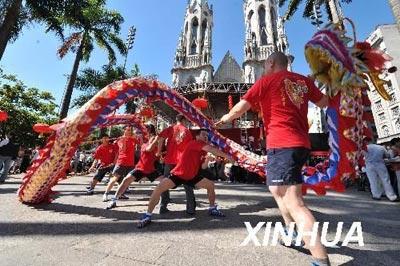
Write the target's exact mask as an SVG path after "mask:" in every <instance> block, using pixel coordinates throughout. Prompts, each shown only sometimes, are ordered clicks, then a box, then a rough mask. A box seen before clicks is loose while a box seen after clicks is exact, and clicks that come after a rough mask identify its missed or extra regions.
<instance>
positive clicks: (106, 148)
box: [87, 135, 117, 195]
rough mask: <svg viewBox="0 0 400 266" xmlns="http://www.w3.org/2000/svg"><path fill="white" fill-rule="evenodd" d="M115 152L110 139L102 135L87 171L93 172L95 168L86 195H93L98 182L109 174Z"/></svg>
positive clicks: (115, 148) (112, 166)
mask: <svg viewBox="0 0 400 266" xmlns="http://www.w3.org/2000/svg"><path fill="white" fill-rule="evenodd" d="M116 152H117V147H116V146H115V145H114V144H111V143H110V138H109V137H108V136H107V135H104V136H103V137H102V139H101V144H100V145H99V147H97V149H96V151H95V152H94V155H93V157H94V161H93V164H92V166H91V167H90V169H89V172H93V171H94V170H95V168H96V167H97V171H96V174H95V175H94V177H93V180H92V182H91V183H90V186H89V187H87V194H88V195H93V193H94V188H95V187H96V185H97V183H98V182H101V180H102V179H103V178H104V176H105V175H106V174H107V173H111V172H112V170H113V168H114V161H115V158H116V157H115V155H116Z"/></svg>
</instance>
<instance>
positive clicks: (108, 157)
mask: <svg viewBox="0 0 400 266" xmlns="http://www.w3.org/2000/svg"><path fill="white" fill-rule="evenodd" d="M117 149H118V148H117V147H116V146H115V145H114V144H106V145H104V144H101V145H100V146H99V147H97V149H96V151H95V152H94V156H93V157H94V158H95V159H96V160H99V161H100V167H104V166H107V165H110V164H112V163H113V162H114V159H115V155H116V152H117Z"/></svg>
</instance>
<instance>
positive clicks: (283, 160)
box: [266, 147, 310, 186]
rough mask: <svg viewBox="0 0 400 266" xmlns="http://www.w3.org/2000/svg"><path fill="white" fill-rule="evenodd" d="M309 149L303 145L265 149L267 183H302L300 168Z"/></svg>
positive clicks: (284, 184)
mask: <svg viewBox="0 0 400 266" xmlns="http://www.w3.org/2000/svg"><path fill="white" fill-rule="evenodd" d="M309 154H310V150H309V149H307V148H303V147H298V148H281V149H269V150H268V151H267V156H268V158H267V167H266V172H267V185H268V186H290V185H298V184H302V183H303V177H302V174H301V169H302V168H303V165H304V164H305V163H306V161H307V159H308V156H309Z"/></svg>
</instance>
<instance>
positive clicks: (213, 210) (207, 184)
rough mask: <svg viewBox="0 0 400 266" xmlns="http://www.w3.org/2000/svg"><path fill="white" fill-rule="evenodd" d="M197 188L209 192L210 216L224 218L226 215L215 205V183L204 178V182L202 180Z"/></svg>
mask: <svg viewBox="0 0 400 266" xmlns="http://www.w3.org/2000/svg"><path fill="white" fill-rule="evenodd" d="M196 187H199V188H204V189H206V190H207V196H208V201H209V203H210V207H209V209H208V214H210V215H212V216H217V217H224V216H225V215H224V214H223V213H222V212H221V211H220V210H219V209H218V207H217V206H216V205H215V185H214V182H213V181H211V180H209V179H207V178H203V179H202V180H200V181H199V182H198V183H197V184H196Z"/></svg>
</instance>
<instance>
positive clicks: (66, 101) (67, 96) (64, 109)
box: [60, 37, 84, 119]
mask: <svg viewBox="0 0 400 266" xmlns="http://www.w3.org/2000/svg"><path fill="white" fill-rule="evenodd" d="M83 45H84V37H82V40H81V43H80V44H79V48H78V51H77V52H76V56H75V61H74V66H73V68H72V72H71V75H70V76H69V80H68V84H67V87H66V88H65V92H64V97H63V101H62V105H61V111H60V119H63V118H65V117H67V115H68V110H69V105H70V103H71V97H72V92H73V90H74V86H75V81H76V76H77V74H78V69H79V63H80V62H81V60H82V57H83Z"/></svg>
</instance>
